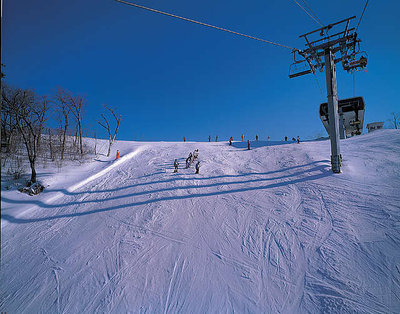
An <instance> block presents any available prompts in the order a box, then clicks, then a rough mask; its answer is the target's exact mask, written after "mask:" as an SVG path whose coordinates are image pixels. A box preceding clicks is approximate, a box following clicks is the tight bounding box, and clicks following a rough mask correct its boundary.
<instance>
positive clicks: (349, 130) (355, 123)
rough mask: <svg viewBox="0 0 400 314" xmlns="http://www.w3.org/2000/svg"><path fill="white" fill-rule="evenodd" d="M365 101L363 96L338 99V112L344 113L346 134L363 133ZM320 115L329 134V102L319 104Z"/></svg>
mask: <svg viewBox="0 0 400 314" xmlns="http://www.w3.org/2000/svg"><path fill="white" fill-rule="evenodd" d="M364 111H365V103H364V98H362V97H352V98H347V99H341V100H339V101H338V113H339V114H343V119H344V127H345V130H346V135H347V136H350V135H359V134H361V133H362V129H363V122H364ZM319 116H320V118H321V121H322V124H323V125H324V127H325V129H326V131H327V132H328V134H329V114H328V103H326V102H325V103H322V104H321V105H320V106H319Z"/></svg>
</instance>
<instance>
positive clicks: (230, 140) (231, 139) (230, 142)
mask: <svg viewBox="0 0 400 314" xmlns="http://www.w3.org/2000/svg"><path fill="white" fill-rule="evenodd" d="M232 141H233V137H232V136H231V138H230V139H229V145H232Z"/></svg>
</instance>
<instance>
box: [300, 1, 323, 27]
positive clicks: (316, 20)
mask: <svg viewBox="0 0 400 314" xmlns="http://www.w3.org/2000/svg"><path fill="white" fill-rule="evenodd" d="M293 1H294V2H296V4H297V5H298V6H299V7H300V8H301V9H302V10H303V11H304V12H306V13H307V15H308V16H309V17H311V18H312V19H313V20H314V21H315V22H317V23H318V24H319V25H321V26H322V27H324V25H323V24H322V23H321V22H320V21H319V20H318V19H316V18H315V17H314V16H312V15H311V14H310V13H309V12H308V11H307V10H306V9H305V8H304V7H303V6H302V5H301V4H300V3H298V2H297V1H296V0H293Z"/></svg>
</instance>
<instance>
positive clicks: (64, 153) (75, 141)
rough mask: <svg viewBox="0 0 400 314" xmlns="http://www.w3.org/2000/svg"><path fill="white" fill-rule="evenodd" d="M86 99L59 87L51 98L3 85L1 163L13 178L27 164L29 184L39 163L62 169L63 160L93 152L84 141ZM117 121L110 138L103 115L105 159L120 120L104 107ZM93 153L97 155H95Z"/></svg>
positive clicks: (108, 124)
mask: <svg viewBox="0 0 400 314" xmlns="http://www.w3.org/2000/svg"><path fill="white" fill-rule="evenodd" d="M85 105H86V99H85V97H84V96H81V95H74V94H73V93H71V92H69V91H67V90H65V89H62V88H58V89H57V91H56V92H55V94H54V95H53V96H51V97H49V96H40V95H38V94H36V93H35V92H34V91H33V90H23V89H20V88H14V87H11V86H8V85H6V84H2V90H1V149H2V154H1V159H2V160H1V162H2V167H4V166H5V165H6V164H7V165H8V166H9V172H10V174H12V175H13V176H14V177H15V178H17V177H18V176H20V175H21V174H22V172H24V169H23V168H24V164H29V166H30V169H31V177H30V181H29V183H28V184H33V183H35V182H36V181H37V172H36V166H37V164H38V162H44V163H47V162H55V163H56V164H57V165H58V167H61V166H62V163H63V160H65V159H68V160H83V159H84V157H85V156H87V155H88V154H90V153H93V149H95V148H93V147H89V146H88V145H85V143H84V141H83V134H84V131H83V127H82V121H83V117H84V114H83V113H84V108H85ZM105 108H106V109H107V110H108V111H109V112H111V114H112V116H113V117H114V118H115V120H116V125H117V126H116V128H115V131H114V133H113V134H112V136H111V126H110V125H111V123H110V122H109V119H108V120H107V119H106V117H105V116H104V115H103V114H102V115H101V116H102V118H103V121H104V123H102V124H101V125H102V126H103V127H104V126H107V127H106V129H107V131H108V134H109V148H108V154H107V155H108V156H109V155H110V150H111V145H112V143H113V142H114V141H115V138H116V135H117V131H118V127H119V123H120V120H121V117H117V115H116V114H115V112H114V110H112V109H109V108H108V107H105ZM94 153H96V152H94Z"/></svg>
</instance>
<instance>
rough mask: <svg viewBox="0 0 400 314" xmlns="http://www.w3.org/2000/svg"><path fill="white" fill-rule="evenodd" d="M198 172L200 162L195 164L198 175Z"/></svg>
mask: <svg viewBox="0 0 400 314" xmlns="http://www.w3.org/2000/svg"><path fill="white" fill-rule="evenodd" d="M199 170H200V161H198V162H197V163H196V173H199Z"/></svg>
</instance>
